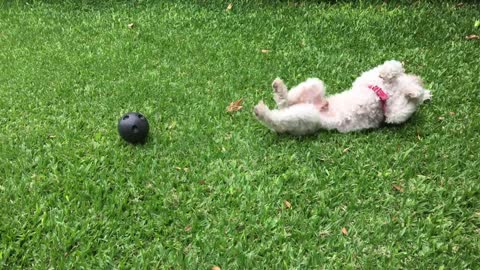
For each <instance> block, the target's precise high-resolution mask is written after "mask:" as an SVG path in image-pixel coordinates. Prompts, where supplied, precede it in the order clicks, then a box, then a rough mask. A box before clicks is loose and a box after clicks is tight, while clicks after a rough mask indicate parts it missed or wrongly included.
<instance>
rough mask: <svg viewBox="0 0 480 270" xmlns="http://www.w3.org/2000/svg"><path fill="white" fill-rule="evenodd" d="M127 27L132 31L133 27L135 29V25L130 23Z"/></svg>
mask: <svg viewBox="0 0 480 270" xmlns="http://www.w3.org/2000/svg"><path fill="white" fill-rule="evenodd" d="M127 26H128V28H129V29H132V28H133V27H135V24H133V23H129V24H128V25H127Z"/></svg>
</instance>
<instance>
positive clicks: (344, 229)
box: [342, 227, 348, 235]
mask: <svg viewBox="0 0 480 270" xmlns="http://www.w3.org/2000/svg"><path fill="white" fill-rule="evenodd" d="M342 234H343V235H348V231H347V228H345V227H343V228H342Z"/></svg>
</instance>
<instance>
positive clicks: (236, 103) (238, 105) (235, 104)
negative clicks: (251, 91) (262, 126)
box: [227, 98, 243, 113]
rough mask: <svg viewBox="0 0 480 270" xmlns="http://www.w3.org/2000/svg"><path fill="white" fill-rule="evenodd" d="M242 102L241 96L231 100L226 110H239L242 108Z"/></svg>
mask: <svg viewBox="0 0 480 270" xmlns="http://www.w3.org/2000/svg"><path fill="white" fill-rule="evenodd" d="M242 104H243V98H241V99H239V100H236V101H233V102H232V103H230V105H228V107H227V112H230V113H232V112H236V111H240V110H241V109H242V108H243V106H242Z"/></svg>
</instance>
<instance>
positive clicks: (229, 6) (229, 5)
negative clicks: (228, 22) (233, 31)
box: [227, 3, 233, 11]
mask: <svg viewBox="0 0 480 270" xmlns="http://www.w3.org/2000/svg"><path fill="white" fill-rule="evenodd" d="M232 8H233V4H232V3H230V4H228V6H227V11H230V10H232Z"/></svg>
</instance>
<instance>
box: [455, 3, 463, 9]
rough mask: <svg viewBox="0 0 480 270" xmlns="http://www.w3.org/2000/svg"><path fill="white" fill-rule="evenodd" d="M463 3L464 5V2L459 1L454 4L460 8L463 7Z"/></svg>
mask: <svg viewBox="0 0 480 270" xmlns="http://www.w3.org/2000/svg"><path fill="white" fill-rule="evenodd" d="M464 5H465V4H464V3H463V2H460V3H458V4H456V5H455V6H456V7H458V8H460V7H463V6H464Z"/></svg>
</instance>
